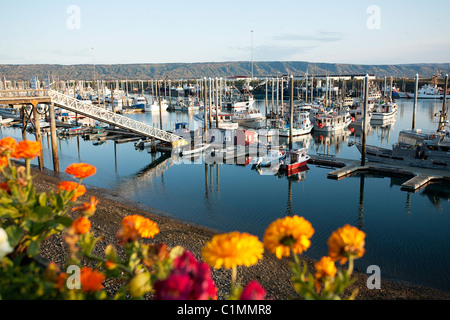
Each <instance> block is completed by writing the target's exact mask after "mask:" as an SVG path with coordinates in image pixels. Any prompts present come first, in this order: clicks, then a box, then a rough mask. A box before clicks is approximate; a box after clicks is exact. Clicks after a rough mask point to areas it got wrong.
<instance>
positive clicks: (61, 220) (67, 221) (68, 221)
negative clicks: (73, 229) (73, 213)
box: [53, 216, 73, 228]
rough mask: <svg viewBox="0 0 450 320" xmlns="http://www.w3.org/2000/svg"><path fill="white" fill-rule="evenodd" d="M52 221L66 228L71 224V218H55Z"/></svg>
mask: <svg viewBox="0 0 450 320" xmlns="http://www.w3.org/2000/svg"><path fill="white" fill-rule="evenodd" d="M53 221H55V222H56V223H59V224H61V225H63V226H64V227H66V228H69V227H70V226H71V225H72V222H73V220H72V218H69V217H64V216H55V217H54V218H53Z"/></svg>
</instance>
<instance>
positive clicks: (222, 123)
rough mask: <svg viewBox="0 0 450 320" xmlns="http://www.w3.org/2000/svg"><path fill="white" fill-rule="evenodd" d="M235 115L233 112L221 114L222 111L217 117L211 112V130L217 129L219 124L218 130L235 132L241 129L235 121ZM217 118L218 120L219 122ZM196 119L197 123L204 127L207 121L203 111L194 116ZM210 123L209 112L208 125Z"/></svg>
mask: <svg viewBox="0 0 450 320" xmlns="http://www.w3.org/2000/svg"><path fill="white" fill-rule="evenodd" d="M233 115H234V114H233V113H231V112H221V111H219V112H218V113H217V115H216V113H215V112H212V111H211V128H216V123H218V129H227V130H234V129H237V128H239V124H238V123H237V122H234V121H233ZM216 118H217V119H218V120H217V121H216ZM194 119H195V120H196V121H197V123H199V124H200V126H201V127H203V126H204V124H205V120H204V113H203V111H200V112H199V113H197V114H194ZM208 121H209V113H208V112H207V114H206V122H207V123H208Z"/></svg>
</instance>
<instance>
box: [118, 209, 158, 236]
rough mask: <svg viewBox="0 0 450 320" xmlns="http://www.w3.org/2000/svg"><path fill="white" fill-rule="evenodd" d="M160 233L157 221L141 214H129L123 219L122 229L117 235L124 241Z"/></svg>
mask: <svg viewBox="0 0 450 320" xmlns="http://www.w3.org/2000/svg"><path fill="white" fill-rule="evenodd" d="M158 233H159V228H158V226H157V224H156V223H155V222H153V221H152V220H150V219H147V218H144V217H142V216H139V215H132V216H127V217H125V218H123V219H122V229H120V230H119V231H118V232H117V237H118V238H119V240H120V241H122V242H127V241H134V240H136V239H138V238H139V237H140V238H153V237H154V236H155V235H156V234H158Z"/></svg>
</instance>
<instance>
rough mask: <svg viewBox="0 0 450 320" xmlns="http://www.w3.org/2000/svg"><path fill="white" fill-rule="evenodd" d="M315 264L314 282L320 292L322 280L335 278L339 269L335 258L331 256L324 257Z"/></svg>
mask: <svg viewBox="0 0 450 320" xmlns="http://www.w3.org/2000/svg"><path fill="white" fill-rule="evenodd" d="M314 266H315V268H316V273H315V275H314V278H315V281H314V284H315V287H316V291H317V292H320V289H321V287H320V284H321V282H322V281H323V280H324V279H327V278H334V277H335V276H336V272H337V269H336V266H335V264H334V261H333V259H331V258H330V257H322V259H320V260H319V261H318V262H316V264H315V265H314Z"/></svg>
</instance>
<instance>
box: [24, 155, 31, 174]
mask: <svg viewBox="0 0 450 320" xmlns="http://www.w3.org/2000/svg"><path fill="white" fill-rule="evenodd" d="M25 166H26V168H27V179H28V178H30V170H31V169H30V159H28V158H25Z"/></svg>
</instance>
